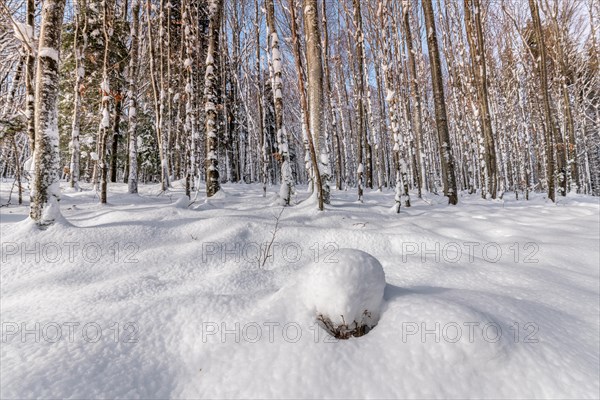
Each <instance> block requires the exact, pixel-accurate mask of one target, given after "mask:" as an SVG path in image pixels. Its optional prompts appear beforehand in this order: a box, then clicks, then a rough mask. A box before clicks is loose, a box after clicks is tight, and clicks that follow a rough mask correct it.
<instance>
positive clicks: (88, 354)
mask: <svg viewBox="0 0 600 400" xmlns="http://www.w3.org/2000/svg"><path fill="white" fill-rule="evenodd" d="M0 188H1V193H0V194H1V198H0V200H1V201H0V202H1V203H2V204H4V203H6V201H7V196H8V191H9V190H10V183H8V182H4V183H2V184H1V187H0ZM224 189H225V195H222V196H219V198H218V199H214V200H211V201H209V202H205V201H204V199H202V198H200V199H198V201H197V202H196V203H194V204H192V205H190V206H188V204H189V203H188V201H187V199H186V198H183V194H182V189H180V188H177V187H176V188H175V189H173V190H171V191H170V192H168V193H167V194H162V195H159V194H158V192H159V189H158V187H157V186H142V187H141V195H140V196H132V195H128V194H126V187H125V186H124V185H122V184H116V185H111V186H110V188H109V202H110V204H109V205H106V206H101V205H98V204H97V197H95V194H94V192H93V191H90V190H86V191H83V192H79V193H73V192H71V193H64V195H63V199H62V201H61V209H62V213H63V215H64V216H65V219H66V221H65V222H61V223H59V224H56V225H55V226H53V227H51V228H49V229H48V230H46V231H41V232H40V231H36V230H35V229H34V228H33V227H32V226H31V225H29V224H28V223H27V221H24V220H25V218H26V214H27V209H26V207H24V206H23V207H18V206H10V207H3V208H1V209H0V221H1V225H0V229H1V236H2V237H1V242H2V268H1V314H2V317H1V320H2V343H1V360H0V361H1V392H0V397H2V398H31V397H73V398H113V397H120V398H145V399H149V398H166V397H176V398H236V397H242V398H322V397H326V398H363V397H368V398H441V397H443V398H486V397H487V398H514V397H518V398H534V397H535V398H538V397H544V398H547V397H550V398H597V397H598V396H599V390H600V388H599V383H598V382H599V374H600V370H599V352H600V346H599V336H600V328H599V312H600V310H599V308H600V307H599V282H600V281H599V261H600V260H599V249H598V246H599V244H598V243H599V240H600V232H599V229H600V225H599V224H600V221H599V204H598V199H597V198H591V197H584V196H575V195H570V196H568V197H567V198H560V199H559V203H558V204H556V205H555V204H551V203H546V202H545V200H544V199H543V197H542V196H541V195H537V196H536V197H535V198H533V199H532V200H530V201H524V200H519V201H516V200H515V198H514V195H513V194H510V195H508V194H507V195H506V197H505V198H504V200H498V201H484V200H481V199H480V198H478V197H477V196H467V195H464V196H462V197H461V198H460V204H459V205H458V206H456V207H452V206H446V205H441V204H439V203H440V202H441V199H439V198H438V197H437V196H434V195H427V198H426V201H424V200H418V199H416V198H414V196H413V207H411V208H410V209H406V208H403V209H402V211H401V214H400V215H398V214H395V213H394V212H393V210H392V205H393V202H394V201H393V198H394V195H393V191H391V190H390V191H385V192H383V193H376V192H367V193H366V195H365V202H364V204H359V203H357V202H355V199H356V196H355V192H354V190H352V191H351V192H334V193H333V195H332V198H333V204H332V205H331V206H329V207H327V210H326V211H325V212H321V213H319V212H318V211H316V210H315V208H316V207H315V205H314V204H313V203H312V201H311V200H308V201H305V202H301V200H304V199H306V198H307V197H308V195H307V194H306V193H304V191H305V189H302V190H301V193H300V194H298V196H297V198H296V202H297V203H300V204H297V205H295V206H293V207H289V208H286V209H285V210H284V211H283V212H282V213H281V216H280V217H279V222H278V223H277V232H276V234H275V236H274V239H273V234H272V233H271V232H272V231H273V230H274V228H275V225H276V219H277V217H278V215H279V214H280V210H281V208H280V207H279V206H277V201H276V194H275V193H276V192H277V189H278V188H276V187H273V188H269V194H268V195H267V197H266V198H263V197H262V195H261V188H260V187H259V186H256V185H244V184H240V185H225V187H224ZM14 199H15V197H13V203H14ZM271 241H273V244H272V246H271V250H272V257H270V258H269V259H268V260H266V262H264V265H262V262H263V261H264V259H263V258H262V257H261V259H260V260H258V259H257V258H258V257H256V255H257V254H258V250H257V249H259V246H260V244H261V243H270V242H271ZM343 248H352V249H359V250H362V251H365V252H367V253H369V254H371V255H372V256H374V257H375V258H376V259H377V260H379V262H380V263H381V265H382V266H383V269H384V271H385V279H386V282H387V286H386V287H385V292H384V302H383V304H382V306H381V307H382V309H381V315H380V318H379V322H378V325H377V326H376V327H375V328H374V329H373V330H372V331H371V332H369V333H368V334H367V335H365V336H362V337H359V338H351V339H349V340H342V341H335V340H331V337H330V336H328V335H327V334H326V333H325V331H324V330H322V329H321V328H320V327H318V325H317V324H316V322H315V318H316V315H315V307H313V306H311V305H310V303H311V301H307V297H308V300H310V292H309V291H308V292H307V290H309V289H307V287H310V285H307V282H310V279H309V278H310V277H309V276H308V275H309V274H308V272H307V271H309V270H310V269H311V268H314V267H311V265H313V264H314V263H315V262H317V263H318V264H320V265H322V267H323V268H327V267H328V265H329V266H331V265H332V263H333V264H335V262H336V261H338V262H339V261H340V260H342V261H344V260H346V261H344V262H350V261H347V260H348V257H340V258H337V257H336V254H342V255H343V254H347V253H344V252H343V251H342V250H340V249H343ZM359 259H360V258H359ZM328 295H329V296H331V295H332V293H329V294H328ZM341 295H343V294H342V293H340V296H341ZM321 298H323V296H321V297H319V299H321ZM325 298H327V297H326V296H325ZM317 300H318V299H317ZM36 324H37V325H36Z"/></svg>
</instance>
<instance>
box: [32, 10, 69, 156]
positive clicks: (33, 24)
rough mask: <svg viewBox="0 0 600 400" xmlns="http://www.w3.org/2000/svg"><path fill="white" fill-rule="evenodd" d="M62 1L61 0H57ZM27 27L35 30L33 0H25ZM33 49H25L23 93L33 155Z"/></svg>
mask: <svg viewBox="0 0 600 400" xmlns="http://www.w3.org/2000/svg"><path fill="white" fill-rule="evenodd" d="M59 1H62V0H59ZM26 13H27V29H28V30H29V31H31V32H32V34H33V32H35V0H27V7H26ZM33 51H34V49H33V48H32V47H28V49H27V63H26V67H25V94H26V98H25V101H26V109H27V111H26V115H27V135H28V136H29V153H30V154H31V156H32V157H33V152H34V150H35V140H36V139H35V117H34V116H35V86H34V79H35V76H34V68H35V54H34V53H33Z"/></svg>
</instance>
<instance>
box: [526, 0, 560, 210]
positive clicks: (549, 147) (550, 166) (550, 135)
mask: <svg viewBox="0 0 600 400" xmlns="http://www.w3.org/2000/svg"><path fill="white" fill-rule="evenodd" d="M529 10H530V11H531V19H532V21H533V29H534V30H535V35H536V39H537V42H538V48H539V52H540V57H539V61H536V64H537V67H538V73H539V76H540V84H541V89H542V102H543V104H544V121H545V125H546V127H545V129H544V131H545V137H546V178H547V179H548V198H549V199H550V200H552V201H556V200H555V196H556V194H555V193H554V138H555V137H556V134H555V129H556V127H555V126H554V121H553V120H552V110H551V108H550V94H549V93H548V73H547V71H546V47H545V45H544V36H543V33H542V23H541V22H540V12H539V10H538V4H537V1H536V0H529Z"/></svg>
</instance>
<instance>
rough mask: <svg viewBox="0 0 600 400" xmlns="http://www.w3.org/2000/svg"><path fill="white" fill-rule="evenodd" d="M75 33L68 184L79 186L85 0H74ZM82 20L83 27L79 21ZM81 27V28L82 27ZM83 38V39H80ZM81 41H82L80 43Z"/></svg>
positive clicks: (85, 18) (85, 19)
mask: <svg viewBox="0 0 600 400" xmlns="http://www.w3.org/2000/svg"><path fill="white" fill-rule="evenodd" d="M74 5H75V15H74V17H73V18H74V19H75V34H74V43H73V48H74V52H75V88H74V90H73V124H72V127H71V165H70V168H69V169H70V172H71V173H70V183H69V184H70V186H71V187H72V188H79V175H80V171H79V170H80V168H79V163H80V157H81V152H80V149H79V132H80V130H81V122H80V120H81V115H80V114H81V95H82V94H83V87H82V86H83V78H84V76H85V67H84V62H83V60H84V53H85V48H86V44H87V29H86V28H87V13H86V10H87V8H86V7H87V5H86V0H79V1H75V3H74ZM82 22H83V27H81V23H82ZM82 28H83V29H82ZM82 39H83V40H82ZM82 42H83V43H82Z"/></svg>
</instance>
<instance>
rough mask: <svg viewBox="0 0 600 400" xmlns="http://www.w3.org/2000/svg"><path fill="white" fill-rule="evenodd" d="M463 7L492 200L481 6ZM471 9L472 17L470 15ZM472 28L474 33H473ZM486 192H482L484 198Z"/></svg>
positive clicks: (494, 175)
mask: <svg viewBox="0 0 600 400" xmlns="http://www.w3.org/2000/svg"><path fill="white" fill-rule="evenodd" d="M464 5H465V26H466V31H467V39H468V41H469V51H470V53H471V63H472V65H473V77H474V78H475V85H476V86H477V99H478V100H479V108H480V110H481V123H482V127H483V137H484V161H485V169H486V174H485V179H486V182H485V184H484V186H483V187H484V188H485V189H486V190H487V191H489V193H490V194H491V196H492V199H495V198H496V195H497V192H498V189H497V184H498V170H497V169H498V167H497V164H496V146H495V143H494V135H493V132H492V120H491V116H490V107H489V100H488V97H489V96H488V78H487V67H486V61H485V43H484V39H483V30H482V27H481V4H480V2H479V0H465V1H464ZM472 9H473V14H474V15H472V11H471V10H472ZM473 26H474V28H475V32H473ZM486 190H482V193H483V195H484V196H485V191H486Z"/></svg>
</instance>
